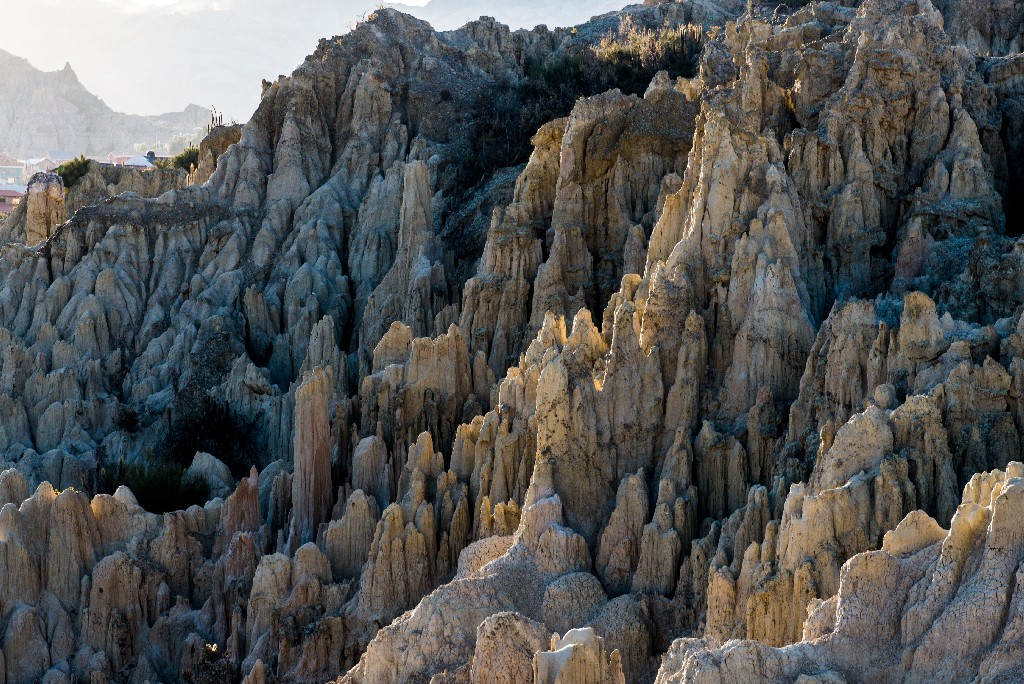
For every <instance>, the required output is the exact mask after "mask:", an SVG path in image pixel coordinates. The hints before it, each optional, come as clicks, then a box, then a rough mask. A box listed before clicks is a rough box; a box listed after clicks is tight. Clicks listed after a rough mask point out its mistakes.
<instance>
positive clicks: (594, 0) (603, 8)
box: [388, 0, 630, 31]
mask: <svg viewBox="0 0 1024 684" xmlns="http://www.w3.org/2000/svg"><path fill="white" fill-rule="evenodd" d="M628 4H630V2H629V0H588V1H587V2H565V3H554V2H551V1H550V0H430V2H428V3H427V4H426V5H424V6H423V7H415V6H410V5H403V4H400V3H388V5H389V6H390V7H394V8H395V9H398V10H401V11H403V12H408V13H409V14H412V15H413V16H417V17H419V18H420V19H425V20H427V21H429V22H430V23H431V25H433V26H434V28H437V29H440V30H443V31H447V30H451V29H455V28H458V27H460V26H462V25H463V24H465V23H466V22H468V21H472V20H473V19H477V18H479V17H481V16H488V17H494V18H495V19H497V20H498V21H500V22H502V23H504V24H508V25H509V26H511V27H512V28H533V27H534V26H536V25H538V24H544V25H546V26H548V27H555V26H575V25H576V24H580V23H583V22H585V21H587V20H588V19H590V18H591V17H594V16H597V15H600V14H604V13H605V12H614V11H617V10H620V9H622V7H623V6H625V5H628Z"/></svg>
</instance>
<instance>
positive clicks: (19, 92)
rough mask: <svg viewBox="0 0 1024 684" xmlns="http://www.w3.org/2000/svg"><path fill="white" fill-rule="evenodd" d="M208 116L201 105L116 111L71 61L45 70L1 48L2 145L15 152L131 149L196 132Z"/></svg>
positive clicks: (37, 154) (32, 154) (24, 154)
mask: <svg viewBox="0 0 1024 684" xmlns="http://www.w3.org/2000/svg"><path fill="white" fill-rule="evenodd" d="M209 120H210V112H209V110H207V109H204V108H202V107H199V106H197V105H190V106H189V107H188V108H186V109H185V111H183V112H175V113H169V114H161V115H159V116H135V115H129V114H121V113H118V112H115V111H114V110H112V109H111V108H110V107H108V106H107V105H106V103H104V102H103V100H101V99H100V98H98V97H96V96H95V95H93V94H92V93H90V92H89V91H88V90H86V88H85V86H83V85H82V84H81V82H79V80H78V76H77V75H76V74H75V72H74V70H73V69H72V68H71V65H70V64H68V65H66V66H65V67H64V68H63V69H62V70H60V71H53V72H45V71H40V70H39V69H36V68H35V67H34V66H32V65H31V64H30V63H29V62H28V60H25V59H22V58H20V57H16V56H14V55H12V54H10V53H7V52H4V51H2V50H0V150H2V151H5V152H8V153H10V154H11V155H14V156H16V157H20V158H26V157H42V156H44V155H45V154H47V153H48V152H50V151H56V150H60V151H62V152H69V153H74V154H80V153H81V154H96V155H98V154H105V153H107V152H111V151H129V150H132V149H133V148H134V146H135V145H136V144H138V143H146V144H147V145H156V144H157V143H166V142H169V141H170V140H171V139H172V138H174V137H175V136H176V135H180V134H193V133H195V132H196V131H197V130H199V129H201V128H202V127H203V126H205V125H206V124H207V123H208V122H209Z"/></svg>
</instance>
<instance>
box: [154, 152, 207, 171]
mask: <svg viewBox="0 0 1024 684" xmlns="http://www.w3.org/2000/svg"><path fill="white" fill-rule="evenodd" d="M156 166H157V167H159V168H161V169H184V170H185V171H188V172H190V173H191V172H192V171H193V170H194V169H195V168H196V167H197V166H199V148H198V147H196V146H195V145H189V146H188V147H186V148H185V151H184V152H181V153H179V154H176V155H174V156H173V157H171V158H170V159H161V160H159V161H157V162H156Z"/></svg>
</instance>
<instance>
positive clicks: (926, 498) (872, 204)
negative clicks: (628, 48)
mask: <svg viewBox="0 0 1024 684" xmlns="http://www.w3.org/2000/svg"><path fill="white" fill-rule="evenodd" d="M983 4H984V3H983ZM968 5H970V7H968ZM985 7H987V6H985ZM985 7H982V6H977V7H976V6H975V5H972V4H971V3H955V2H946V3H936V4H932V3H931V2H929V0H864V1H863V2H859V3H857V2H842V3H832V2H813V3H810V4H808V5H806V6H804V7H802V8H799V9H796V8H794V9H792V10H787V9H784V8H782V7H780V8H778V9H777V10H776V8H775V7H774V6H773V7H766V6H761V5H760V4H759V3H751V6H750V7H749V8H748V9H747V10H746V11H745V12H744V13H743V14H739V13H740V12H741V11H743V8H741V7H736V8H733V9H734V10H735V13H734V14H733V15H732V16H731V19H730V20H729V21H728V22H723V21H722V12H723V11H725V10H723V7H721V6H716V7H714V8H711V7H706V6H705V3H701V2H686V3H665V4H660V5H657V4H651V5H649V6H645V7H634V8H630V9H627V10H624V11H623V13H620V14H619V15H617V16H616V15H613V16H609V17H605V18H599V19H595V20H594V21H593V22H592V23H590V24H588V25H586V26H583V27H580V28H579V29H577V30H575V31H570V30H563V29H556V30H548V29H545V28H543V27H541V28H538V29H535V30H534V31H518V32H510V31H509V30H508V29H506V28H505V27H502V26H500V25H499V24H496V23H495V22H493V21H492V20H487V19H482V20H480V21H478V22H473V23H471V24H469V25H467V26H466V27H464V28H463V29H460V30H459V31H454V32H450V33H443V34H439V33H436V32H434V31H433V30H432V29H430V27H429V26H427V25H426V24H424V23H422V22H419V21H416V20H414V19H412V18H410V17H407V16H405V15H402V14H400V13H398V12H395V11H393V10H381V11H379V12H377V13H375V14H374V15H373V17H371V18H370V19H369V20H368V21H367V22H366V23H365V24H363V25H361V26H360V27H358V28H357V29H356V30H355V31H353V32H352V33H351V34H349V35H347V36H345V37H343V38H337V39H333V40H329V41H328V40H325V41H323V42H322V43H321V45H320V46H319V47H318V49H317V51H316V53H315V54H314V55H313V56H312V57H311V58H310V60H308V61H307V62H306V63H305V64H304V65H302V66H301V67H300V68H299V69H298V70H297V71H296V72H295V73H294V74H293V75H292V76H290V77H287V78H282V79H280V80H279V81H277V82H276V83H273V84H267V86H266V92H265V94H264V99H263V104H262V105H261V107H260V109H259V110H258V111H257V113H256V115H255V116H254V118H253V120H252V121H251V122H250V123H249V124H247V125H246V126H245V127H243V128H242V129H241V130H240V131H230V135H229V132H221V134H219V135H222V136H223V137H224V140H222V141H221V142H220V143H217V145H214V144H213V143H212V142H211V146H210V150H209V152H210V154H209V155H206V153H205V152H204V158H203V161H202V164H201V170H202V175H203V176H204V178H206V181H205V183H204V184H203V185H201V186H188V187H176V188H175V189H173V191H171V192H164V193H162V194H161V195H160V196H159V197H157V198H146V197H144V196H143V194H150V193H142V194H125V195H121V196H119V197H117V198H115V199H113V200H111V201H109V202H104V203H102V204H99V205H95V204H94V203H92V205H91V206H85V205H84V203H83V204H81V205H76V204H74V202H72V204H71V209H72V214H71V215H70V216H67V215H66V211H65V213H64V214H60V212H59V211H57V209H58V207H57V205H58V204H59V202H57V199H58V198H57V197H56V196H54V197H53V201H50V203H49V204H47V203H46V201H48V200H47V198H50V197H51V195H50V194H47V193H46V192H41V191H42V190H43V189H45V186H44V184H39V187H38V189H37V194H38V195H39V197H38V198H37V200H38V201H36V203H35V204H34V205H33V206H37V205H38V207H39V208H40V209H39V211H37V212H35V213H32V214H31V217H35V218H33V221H31V222H28V221H26V220H25V218H26V217H29V215H28V212H27V210H26V213H25V216H24V217H22V218H19V219H18V220H15V221H11V222H8V223H7V224H6V225H5V226H4V228H3V231H4V233H3V242H4V245H3V250H2V251H0V275H2V278H3V286H2V287H0V325H2V328H0V415H2V418H3V420H2V421H0V424H2V428H0V459H2V465H3V474H2V475H0V504H3V509H2V511H0V550H2V553H0V563H3V564H4V565H3V566H2V568H6V571H5V572H2V573H0V627H2V629H0V633H2V635H3V637H2V641H0V653H2V654H3V655H2V658H0V663H2V668H3V671H4V673H5V674H4V676H5V677H6V681H8V682H22V681H25V682H27V681H35V680H36V679H45V681H66V680H70V679H72V678H79V679H83V678H86V677H90V678H92V679H93V680H95V681H107V680H114V679H117V680H128V679H130V680H132V681H142V680H145V679H149V680H150V681H154V680H160V681H184V680H192V681H198V680H200V679H201V678H203V677H221V678H224V677H232V676H235V677H239V678H244V680H245V681H249V682H264V681H268V680H269V681H278V680H280V681H327V680H330V679H336V678H337V679H339V681H341V682H344V683H345V684H357V683H367V684H369V683H373V684H383V683H387V682H413V681H430V682H434V683H435V684H442V683H452V684H454V683H456V682H458V683H465V682H471V683H482V682H494V683H497V682H523V681H527V682H528V681H535V682H563V683H565V682H600V683H605V682H607V683H616V684H617V683H618V682H653V681H659V682H666V683H667V682H700V681H753V680H762V679H763V680H765V681H779V682H783V681H786V682H789V681H805V682H807V681H821V682H840V681H848V680H854V681H859V680H860V679H863V678H865V677H869V678H875V679H879V680H882V681H890V680H891V681H895V680H906V681H950V682H966V681H973V680H974V679H975V678H976V677H978V676H979V675H981V676H982V677H984V676H989V675H991V676H992V677H993V678H994V679H995V678H998V677H1003V678H1004V680H1007V681H1008V680H1012V679H1013V678H1014V677H1016V676H1019V675H1020V673H1021V667H1022V665H1021V661H1020V659H1019V657H1017V656H1015V650H1014V649H1015V648H1016V646H1015V641H1014V640H1015V639H1016V638H1017V636H1016V631H1015V630H1016V629H1017V624H1016V622H1015V621H1016V620H1017V613H1018V612H1019V610H1018V606H1017V604H1018V603H1019V602H1020V597H1019V596H1018V594H1019V593H1020V592H1019V591H1017V583H1018V582H1017V574H1018V573H1019V570H1018V568H1019V565H1020V562H1021V558H1020V553H1018V550H1019V549H1018V547H1019V546H1021V545H1020V544H1019V543H1017V542H1018V541H1019V540H1017V538H1016V536H1015V535H1014V533H1013V530H1014V529H1015V528H1014V525H1015V524H1016V523H1019V520H1020V517H1021V515H1024V511H1019V510H1017V507H1016V504H1015V503H1014V502H1015V501H1016V499H1017V498H1018V489H1019V488H1020V482H1021V481H1022V478H1024V472H1022V470H1021V466H1020V465H1019V463H1017V461H1020V460H1021V458H1022V452H1024V399H1022V396H1024V243H1022V242H1021V238H1020V237H1019V234H1020V232H1021V231H1020V227H1019V225H1017V223H1016V222H1015V221H1016V219H1015V217H1016V215H1017V214H1016V213H1015V212H1017V211H1018V209H1017V207H1016V205H1015V203H1014V202H1015V199H1014V198H1015V195H1014V193H1015V192H1016V193H1019V192H1020V189H1021V182H1022V180H1024V174H1022V173H1021V172H1020V169H1019V168H1018V167H1019V164H1018V162H1017V161H1016V160H1017V159H1018V157H1019V156H1020V152H1021V150H1024V144H1022V137H1021V131H1020V126H1019V124H1018V118H1019V117H1018V114H1019V112H1020V111H1022V110H1021V108H1020V107H1021V102H1024V91H1022V89H1021V83H1022V82H1024V81H1021V79H1019V78H1018V75H1019V74H1018V71H1019V69H1018V67H1019V66H1020V65H1019V64H1018V63H1017V62H1018V61H1020V55H1019V54H1017V53H1018V52H1019V50H1020V44H1019V31H1020V20H1019V18H1015V17H1016V14H1014V12H1015V11H1016V10H1014V9H1013V8H1008V7H1003V6H1002V5H1000V6H999V7H996V6H994V5H993V7H992V8H991V11H988V10H986V9H985ZM690 21H692V22H695V23H698V24H700V23H708V24H710V23H715V22H720V23H723V24H724V25H723V26H721V27H720V28H719V29H717V30H714V31H708V32H704V31H701V30H699V29H693V28H685V26H684V22H690ZM1014 22H1017V23H1016V24H1014ZM631 26H632V27H634V28H633V29H631V28H630V27H631ZM676 27H682V28H680V31H682V32H684V34H685V35H690V34H689V33H685V32H687V31H690V32H693V33H692V35H699V36H700V39H699V44H700V47H701V54H700V57H699V63H697V64H695V65H694V66H695V69H694V71H693V73H692V74H688V76H690V77H686V76H684V75H681V74H676V76H677V77H671V76H670V75H669V74H668V73H667V72H665V71H662V72H660V73H658V74H657V75H656V76H654V78H653V79H652V80H651V82H650V85H649V86H648V87H647V88H646V90H644V92H643V93H642V94H633V95H627V94H623V93H622V92H620V91H610V92H605V93H599V94H596V95H594V96H592V97H584V98H580V99H579V100H578V101H576V102H575V104H572V105H571V108H570V110H569V111H565V112H562V114H564V115H565V116H562V117H560V118H556V119H554V120H552V121H549V122H547V123H545V124H543V125H542V126H540V128H539V130H537V131H536V132H535V134H534V135H533V137H532V145H533V153H532V156H530V158H529V161H528V162H527V163H526V164H525V165H521V166H518V167H510V168H504V169H499V170H494V171H493V173H490V174H489V175H487V176H486V177H482V176H480V175H479V174H480V166H479V165H478V164H477V163H476V162H479V161H480V160H475V161H474V160H473V159H472V154H480V153H481V150H484V151H486V144H485V143H487V142H488V141H489V140H490V139H488V138H486V135H489V134H490V133H492V132H493V131H490V132H489V131H488V130H487V126H486V125H485V124H487V121H485V120H484V117H485V116H486V114H484V113H482V112H483V111H484V110H482V109H481V103H482V102H488V103H489V102H492V101H493V99H494V98H495V97H496V96H497V95H498V94H499V93H500V92H501V91H502V90H503V89H506V90H507V89H509V88H515V87H523V88H525V90H524V91H523V92H526V93H529V92H532V91H530V90H529V89H528V88H527V86H528V85H529V83H530V81H529V79H530V78H535V77H536V74H537V71H536V70H537V69H538V68H541V69H542V70H543V69H549V70H551V71H547V72H544V73H547V74H548V75H549V76H550V75H551V74H554V73H559V72H558V69H564V68H567V66H566V65H567V64H568V65H572V64H575V63H576V62H574V61H573V60H574V59H580V60H581V61H580V62H579V63H580V64H593V62H589V61H587V60H588V59H590V58H594V59H597V57H595V55H600V54H607V53H606V52H601V51H598V52H593V51H592V49H593V44H594V43H595V42H597V41H598V40H600V38H602V37H604V38H605V39H606V43H605V47H606V48H607V45H608V42H607V41H614V40H615V36H620V37H622V36H627V37H628V36H630V35H632V36H633V39H637V36H639V35H641V34H642V32H644V31H651V32H652V33H650V34H645V35H660V34H658V33H657V32H659V31H665V30H668V29H673V28H676ZM631 30H635V31H636V32H640V33H633V34H630V33H629V32H630V31H631ZM588 50H589V51H591V52H586V51H588ZM581 51H583V52H581ZM581 55H583V56H586V55H590V57H587V59H583V57H581ZM538 65H540V66H539V67H538ZM666 66H670V65H666ZM623 73H624V72H623ZM645 82H646V80H645ZM516 84H525V85H516ZM642 90H643V89H642ZM236 133H237V137H236V135H235V134H236ZM219 139H220V138H218V140H219ZM229 139H230V140H231V142H230V144H222V143H224V142H226V141H227V140H229ZM214 142H216V141H214ZM214 147H215V148H216V149H215V150H214ZM207 157H209V158H212V161H211V159H208V158H207ZM211 163H215V167H216V168H215V170H211V169H210V168H208V167H209V165H210V164H211ZM473 174H477V175H475V176H474V175H473ZM200 180H202V179H200ZM109 185H110V183H108V186H109ZM97 187H99V186H97ZM107 192H108V194H110V193H112V192H113V190H110V189H109V188H108V189H107ZM59 199H61V200H63V194H61V195H60V198H59ZM44 200H46V201H44ZM69 201H70V199H69ZM51 205H52V206H51ZM79 206H81V207H82V208H78V207H79ZM51 209H52V211H51ZM75 209H77V211H74V210H75ZM31 217H29V218H31ZM29 225H31V226H32V228H31V230H30V229H29V228H28V226H29ZM186 467H187V470H186ZM179 479H180V481H179ZM125 483H127V484H128V485H129V486H124V485H125ZM179 485H180V486H179ZM197 485H198V486H200V487H201V490H202V491H201V492H200V494H201V495H202V497H201V498H202V499H204V503H202V504H198V505H191V506H187V504H188V503H194V502H186V501H183V500H181V498H179V499H175V500H173V501H171V502H170V503H169V504H167V505H165V506H163V508H164V509H166V511H167V512H164V511H163V510H161V511H160V513H162V515H158V514H156V513H147V512H146V511H145V510H144V507H143V506H141V505H140V502H144V503H149V502H153V501H156V500H157V499H156V498H154V497H153V492H154V491H161V489H168V490H171V491H172V492H178V495H179V497H184V496H186V495H193V494H194V489H195V487H196V486H197ZM133 487H134V489H133ZM57 488H59V489H60V490H62V491H60V493H59V494H58V493H57V491H56V489H57ZM33 492H34V493H33ZM111 492H112V493H111ZM961 492H963V496H962V497H961V494H960V493H961ZM961 500H962V501H963V503H961ZM177 508H184V510H174V509H177ZM947 529H948V530H949V532H947V531H946V530H947ZM972 597H973V598H972ZM994 616H1006V619H1005V620H1002V619H1001V618H1000V619H996V617H994ZM964 634H967V635H968V638H966V640H964V639H962V638H961V637H962V635H964ZM822 637H828V638H824V639H823V638H822ZM957 639H960V641H957ZM953 642H956V643H962V646H961V647H960V650H959V651H955V652H954V651H952V650H950V647H949V644H950V643H953ZM781 647H787V648H781ZM866 653H871V654H876V653H877V655H878V657H877V658H875V659H873V660H872V661H871V663H866V662H865V654H866Z"/></svg>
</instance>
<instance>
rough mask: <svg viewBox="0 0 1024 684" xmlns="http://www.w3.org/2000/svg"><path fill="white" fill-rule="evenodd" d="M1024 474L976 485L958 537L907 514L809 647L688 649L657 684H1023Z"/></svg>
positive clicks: (859, 566) (848, 578) (845, 579)
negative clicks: (987, 683) (1003, 682)
mask: <svg viewBox="0 0 1024 684" xmlns="http://www.w3.org/2000/svg"><path fill="white" fill-rule="evenodd" d="M1021 474H1024V471H1022V470H1021V464H1020V463H1016V462H1015V463H1010V464H1009V466H1008V468H1007V470H1006V472H1003V471H999V470H997V471H992V472H990V473H984V474H979V475H976V476H975V477H974V478H972V480H971V481H970V483H969V484H968V486H967V487H966V488H965V489H964V497H963V503H962V504H961V505H960V506H959V508H958V510H957V513H956V515H955V516H954V517H953V519H952V521H951V526H950V529H949V530H948V531H947V530H945V529H943V528H942V527H941V526H940V525H939V524H938V523H937V522H935V520H934V519H932V518H930V517H929V516H928V515H927V514H925V513H923V512H920V511H915V512H913V513H911V514H909V515H907V516H906V518H904V519H903V520H902V522H900V523H899V525H898V526H896V527H895V528H894V529H893V530H891V531H890V532H887V533H886V534H885V539H884V541H883V543H882V546H881V548H880V549H879V550H877V551H872V552H869V553H863V554H860V555H857V556H854V557H853V558H851V559H850V560H849V561H848V562H847V563H846V564H845V565H844V566H843V570H842V575H841V578H840V584H839V587H838V593H836V594H835V595H834V596H833V597H832V598H830V599H829V600H827V601H819V602H817V603H816V604H814V606H813V609H812V611H811V612H810V614H809V615H808V617H807V621H806V623H805V624H804V628H803V640H802V641H800V642H799V643H797V644H795V645H793V646H790V647H788V648H786V649H775V648H771V647H769V646H765V645H764V644H762V643H759V642H756V641H733V642H730V643H729V644H727V645H725V646H723V647H721V648H717V649H716V646H715V644H714V642H709V641H702V640H697V639H683V640H680V641H677V642H676V643H674V644H673V645H672V648H671V649H670V651H669V653H668V654H667V655H666V656H665V660H664V663H663V666H662V669H661V671H660V672H659V674H658V679H657V681H658V682H659V683H662V682H664V683H666V684H667V683H668V682H705V681H723V680H727V681H744V680H747V679H757V680H758V681H766V682H783V681H794V679H799V680H801V681H850V680H851V679H859V678H862V677H870V678H872V679H877V680H888V679H890V678H898V679H900V680H902V681H913V682H925V681H928V682H936V681H941V682H957V681H967V680H971V679H973V678H974V677H976V676H982V677H994V678H997V679H998V678H1008V679H1013V678H1015V677H1017V676H1019V674H1020V660H1019V659H1018V658H1016V657H1015V656H1014V655H1013V650H1012V649H1013V644H1014V643H1015V640H1016V638H1017V631H1016V629H1017V619H1018V615H1019V613H1020V608H1019V606H1018V605H1017V604H1018V603H1019V601H1020V595H1019V592H1017V591H1016V588H1017V577H1018V574H1019V573H1018V566H1019V564H1020V562H1021V551H1020V546H1021V544H1020V540H1019V535H1018V534H1017V533H1016V532H1015V531H1013V530H1015V529H1016V527H1015V522H1014V521H1015V519H1016V516H1017V515H1019V513H1020V512H1019V511H1018V510H1017V509H1016V508H1015V506H1018V505H1020V504H1019V500H1020V495H1021V493H1020V487H1021V479H1020V477H1021ZM1011 528H1012V529H1011ZM996 616H998V617H996ZM968 624H969V625H971V626H972V628H971V629H970V630H968V631H966V632H965V631H964V629H963V628H964V625H968ZM954 635H956V636H954ZM951 643H956V644H957V647H956V648H955V649H952V650H951V649H950V644H951ZM869 654H870V655H869Z"/></svg>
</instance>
